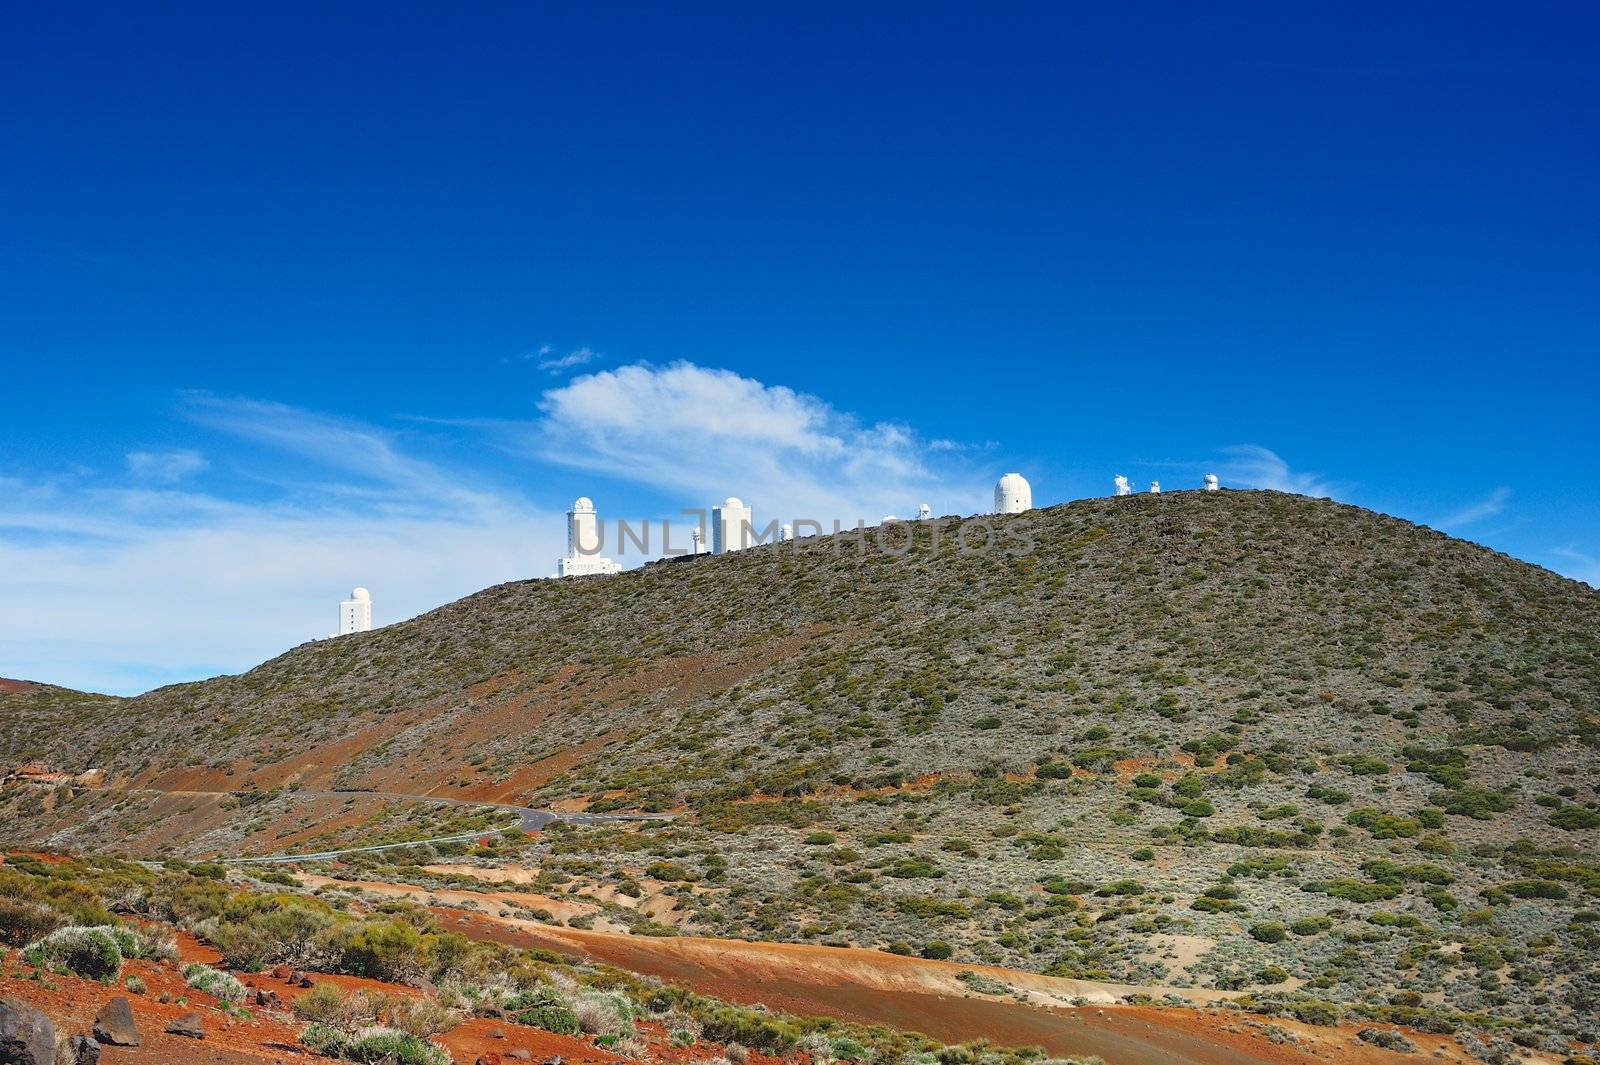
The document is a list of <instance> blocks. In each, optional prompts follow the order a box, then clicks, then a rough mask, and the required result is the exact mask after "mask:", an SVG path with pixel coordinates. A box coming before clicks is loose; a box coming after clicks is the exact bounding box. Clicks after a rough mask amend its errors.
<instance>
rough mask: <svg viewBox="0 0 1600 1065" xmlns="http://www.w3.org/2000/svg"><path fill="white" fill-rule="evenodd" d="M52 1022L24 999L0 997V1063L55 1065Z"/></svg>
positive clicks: (54, 1042) (54, 1037) (10, 1064)
mask: <svg viewBox="0 0 1600 1065" xmlns="http://www.w3.org/2000/svg"><path fill="white" fill-rule="evenodd" d="M55 1060H56V1026H55V1025H53V1024H51V1023H50V1018H49V1017H46V1016H45V1015H44V1014H43V1013H40V1012H39V1011H38V1010H36V1009H34V1008H33V1007H32V1006H30V1005H28V1004H27V1003H26V1002H22V1001H20V1000H18V999H14V998H0V1065H55Z"/></svg>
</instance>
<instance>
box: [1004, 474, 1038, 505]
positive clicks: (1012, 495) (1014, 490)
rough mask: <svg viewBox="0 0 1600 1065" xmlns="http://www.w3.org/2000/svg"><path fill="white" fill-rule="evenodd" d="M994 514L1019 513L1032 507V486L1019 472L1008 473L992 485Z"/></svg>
mask: <svg viewBox="0 0 1600 1065" xmlns="http://www.w3.org/2000/svg"><path fill="white" fill-rule="evenodd" d="M994 509H995V513H996V514H1021V513H1022V512H1023V511H1025V510H1032V509H1033V486H1032V485H1030V484H1029V483H1028V479H1027V478H1026V477H1024V476H1022V474H1020V473H1008V474H1006V475H1005V476H1004V477H1002V478H1000V480H999V481H998V482H997V483H996V484H995V486H994Z"/></svg>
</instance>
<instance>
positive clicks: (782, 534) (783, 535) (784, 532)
mask: <svg viewBox="0 0 1600 1065" xmlns="http://www.w3.org/2000/svg"><path fill="white" fill-rule="evenodd" d="M778 539H780V540H793V539H794V526H793V525H790V524H789V523H788V522H784V523H783V527H782V528H781V529H779V530H778Z"/></svg>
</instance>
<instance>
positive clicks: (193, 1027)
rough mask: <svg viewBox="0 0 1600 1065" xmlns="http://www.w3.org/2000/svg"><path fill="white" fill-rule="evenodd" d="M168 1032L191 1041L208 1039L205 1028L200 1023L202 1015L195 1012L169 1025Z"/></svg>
mask: <svg viewBox="0 0 1600 1065" xmlns="http://www.w3.org/2000/svg"><path fill="white" fill-rule="evenodd" d="M167 1031H168V1032H169V1033H171V1034H172V1035H181V1036H185V1037H186V1038H189V1039H204V1038H205V1037H206V1030H205V1026H204V1025H203V1024H201V1023H200V1015H199V1014H198V1013H194V1012H189V1013H185V1014H184V1015H183V1016H182V1017H179V1018H178V1019H177V1020H175V1021H173V1022H172V1023H171V1024H169V1025H167Z"/></svg>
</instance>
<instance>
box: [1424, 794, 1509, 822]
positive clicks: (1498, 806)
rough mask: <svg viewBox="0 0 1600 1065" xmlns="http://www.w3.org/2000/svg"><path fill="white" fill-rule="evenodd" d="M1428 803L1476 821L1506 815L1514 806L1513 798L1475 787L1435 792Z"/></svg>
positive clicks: (1449, 812) (1448, 812)
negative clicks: (1501, 814)
mask: <svg viewBox="0 0 1600 1065" xmlns="http://www.w3.org/2000/svg"><path fill="white" fill-rule="evenodd" d="M1428 801H1430V802H1432V803H1433V804H1434V805H1435V806H1439V807H1443V808H1444V812H1445V813H1447V814H1455V815H1456V816H1458V817H1470V818H1472V819H1474V820H1476V821H1488V820H1491V819H1492V818H1493V817H1494V815H1495V814H1500V813H1505V812H1506V811H1507V810H1509V809H1511V806H1512V800H1511V796H1509V795H1507V794H1505V793H1504V792H1499V791H1490V790H1488V789H1487V788H1473V787H1461V788H1455V789H1453V790H1450V791H1440V792H1435V793H1434V794H1433V795H1431V796H1429V800H1428Z"/></svg>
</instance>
